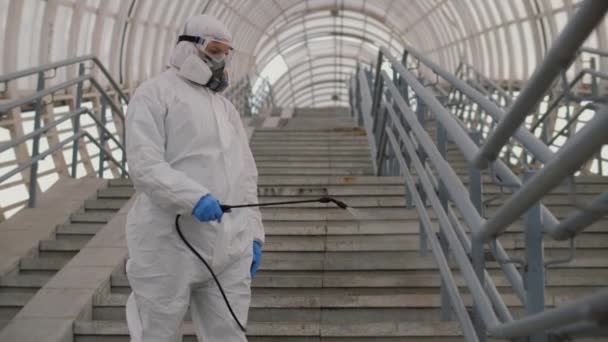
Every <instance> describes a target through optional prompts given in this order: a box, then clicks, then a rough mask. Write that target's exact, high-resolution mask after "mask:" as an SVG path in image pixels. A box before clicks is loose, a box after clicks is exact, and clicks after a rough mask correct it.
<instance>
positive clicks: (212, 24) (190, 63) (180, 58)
mask: <svg viewBox="0 0 608 342" xmlns="http://www.w3.org/2000/svg"><path fill="white" fill-rule="evenodd" d="M182 35H187V36H192V37H201V38H203V39H211V40H215V41H221V42H223V43H225V44H227V45H229V46H232V35H231V34H230V32H229V31H228V28H227V27H226V26H225V25H224V24H223V23H222V22H220V21H219V20H217V19H216V18H215V17H213V16H210V15H204V14H203V15H197V16H194V17H192V18H190V19H189V20H188V22H187V23H186V25H184V30H183V32H182ZM169 65H170V66H172V67H174V68H176V69H177V70H178V74H179V75H180V76H181V77H184V78H186V79H188V80H190V81H192V82H194V83H197V84H199V85H203V86H208V87H210V88H211V89H212V90H213V91H222V90H224V89H225V88H226V87H227V86H228V76H227V75H225V77H224V70H223V68H222V69H221V70H215V69H213V68H211V67H210V66H209V65H208V64H207V63H206V62H205V61H203V60H201V58H200V56H199V50H198V48H197V45H196V43H193V42H190V41H180V42H178V43H177V44H176V45H175V46H174V47H173V50H172V51H171V57H170V60H169Z"/></svg>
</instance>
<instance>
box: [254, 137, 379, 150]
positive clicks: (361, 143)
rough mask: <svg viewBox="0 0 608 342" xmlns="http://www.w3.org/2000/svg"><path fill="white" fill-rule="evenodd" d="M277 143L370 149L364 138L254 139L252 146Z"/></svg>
mask: <svg viewBox="0 0 608 342" xmlns="http://www.w3.org/2000/svg"><path fill="white" fill-rule="evenodd" d="M277 144H280V145H281V146H289V147H330V146H331V147H360V148H365V149H368V148H369V147H368V146H369V141H368V139H367V138H363V139H356V140H355V139H348V140H325V139H321V140H309V141H302V140H290V139H259V138H258V139H255V138H254V139H252V140H251V143H250V146H251V147H252V148H265V147H276V146H277Z"/></svg>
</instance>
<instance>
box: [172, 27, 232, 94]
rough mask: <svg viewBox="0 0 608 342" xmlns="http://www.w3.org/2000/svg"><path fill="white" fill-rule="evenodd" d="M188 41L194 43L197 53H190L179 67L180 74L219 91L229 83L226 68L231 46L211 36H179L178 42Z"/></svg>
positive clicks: (230, 54)
mask: <svg viewBox="0 0 608 342" xmlns="http://www.w3.org/2000/svg"><path fill="white" fill-rule="evenodd" d="M181 41H188V42H192V43H194V44H195V45H196V47H197V49H198V54H197V55H190V56H188V58H186V60H185V61H184V63H183V65H182V66H181V67H180V74H181V75H182V76H184V77H185V78H187V79H189V80H190V81H192V82H195V83H198V84H200V85H203V86H205V87H207V88H209V89H210V90H212V91H214V92H221V91H223V90H225V89H226V88H227V87H228V85H229V79H228V73H227V72H226V69H227V68H228V67H229V65H230V61H231V59H232V53H231V52H232V47H231V46H230V45H229V44H228V43H227V42H226V41H223V40H220V39H215V38H213V37H198V36H188V35H181V36H179V39H178V42H181Z"/></svg>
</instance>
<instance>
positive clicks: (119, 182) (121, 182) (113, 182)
mask: <svg viewBox="0 0 608 342" xmlns="http://www.w3.org/2000/svg"><path fill="white" fill-rule="evenodd" d="M108 186H109V187H111V188H113V187H120V186H126V187H133V182H131V180H130V179H129V178H116V179H108Z"/></svg>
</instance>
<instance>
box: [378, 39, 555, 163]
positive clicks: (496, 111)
mask: <svg viewBox="0 0 608 342" xmlns="http://www.w3.org/2000/svg"><path fill="white" fill-rule="evenodd" d="M384 52H385V53H388V50H386V51H384ZM404 54H407V55H408V56H413V57H415V58H416V59H417V60H419V61H420V62H421V63H422V64H424V65H425V66H426V67H428V68H429V69H431V70H432V71H433V72H434V73H436V74H438V75H439V76H441V78H443V79H445V80H446V81H448V82H449V83H450V85H452V86H453V87H454V88H456V89H458V90H459V91H460V92H461V93H463V94H465V95H466V96H467V97H469V98H470V99H471V100H473V101H474V102H475V103H476V104H477V105H479V107H480V108H481V109H483V110H484V111H485V112H487V113H488V114H490V115H491V116H492V117H493V118H494V120H495V121H497V122H500V121H502V120H503V119H504V117H505V112H504V110H503V109H502V108H500V107H498V106H497V105H496V104H495V103H494V102H492V101H490V100H489V99H488V98H487V97H486V96H484V95H483V94H481V93H480V92H479V91H477V90H476V89H475V88H473V87H471V86H470V85H469V84H467V83H466V82H464V81H463V80H461V79H459V78H457V77H456V76H454V75H453V74H451V73H450V72H448V71H447V70H445V69H444V68H442V67H441V66H439V65H438V64H436V63H435V62H433V61H431V60H430V59H429V58H427V57H426V56H424V55H423V54H422V53H420V52H418V51H416V50H415V49H414V48H413V47H411V46H407V47H406V48H405V50H404ZM513 136H514V137H515V138H516V139H517V140H518V141H519V142H520V143H521V144H522V146H524V147H525V148H526V149H528V150H529V151H530V152H531V153H532V154H533V155H534V156H535V157H536V159H538V160H540V161H541V162H543V163H546V162H547V161H549V160H550V159H551V158H552V156H553V152H552V151H551V150H550V149H549V148H548V147H547V145H546V144H545V143H543V142H542V141H541V140H540V139H539V138H537V137H536V136H534V135H533V134H532V133H531V132H530V131H529V130H527V129H525V128H524V127H519V129H518V130H517V131H516V132H515V133H514V134H513ZM467 160H469V158H467ZM471 160H474V159H473V158H471Z"/></svg>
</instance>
